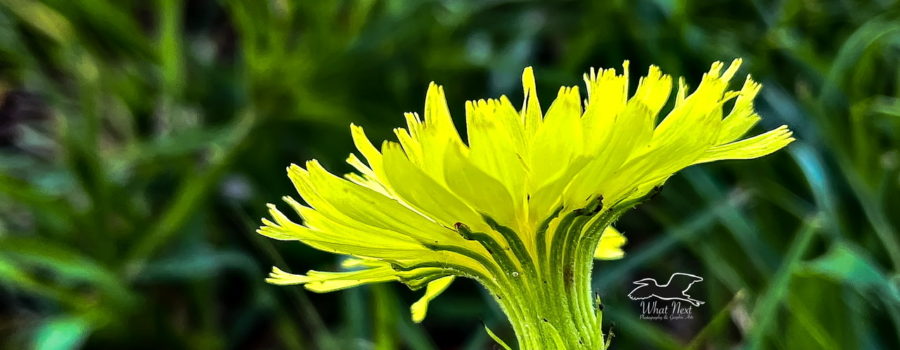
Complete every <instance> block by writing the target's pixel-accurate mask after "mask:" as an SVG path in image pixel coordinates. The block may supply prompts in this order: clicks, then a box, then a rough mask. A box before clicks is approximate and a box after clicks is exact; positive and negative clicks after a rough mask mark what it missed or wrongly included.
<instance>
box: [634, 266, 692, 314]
mask: <svg viewBox="0 0 900 350" xmlns="http://www.w3.org/2000/svg"><path fill="white" fill-rule="evenodd" d="M700 281H703V277H700V276H696V275H692V274H689V273H683V272H676V273H673V274H672V276H670V277H669V281H668V282H666V284H662V285H661V284H659V282H656V280H655V279H653V278H644V279H641V280H637V281H634V284H636V285H638V286H637V288H635V289H633V290H632V291H631V292H630V293H628V298H631V300H644V299H648V298H652V297H656V298H657V299H660V300H681V301H684V302H687V303H690V304H691V305H694V306H700V305H702V304H703V302H702V301H700V300H697V299H694V298H691V296H690V295H688V290H690V289H691V286H693V285H694V283H697V282H700Z"/></svg>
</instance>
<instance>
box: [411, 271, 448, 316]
mask: <svg viewBox="0 0 900 350" xmlns="http://www.w3.org/2000/svg"><path fill="white" fill-rule="evenodd" d="M453 279H454V277H453V276H447V277H442V278H439V279H436V280H434V281H431V282H429V283H428V287H426V288H425V295H423V296H422V298H420V299H419V300H418V301H416V302H415V303H413V304H412V306H410V307H409V310H410V312H411V313H412V320H413V322H415V323H420V322H422V320H424V319H425V314H426V313H428V303H429V302H431V301H432V300H434V298H437V296H438V295H440V294H441V293H443V292H444V290H446V289H447V287H450V284H451V283H453Z"/></svg>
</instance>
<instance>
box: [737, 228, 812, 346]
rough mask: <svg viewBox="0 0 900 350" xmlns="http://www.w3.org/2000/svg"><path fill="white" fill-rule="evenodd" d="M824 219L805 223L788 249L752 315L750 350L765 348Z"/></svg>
mask: <svg viewBox="0 0 900 350" xmlns="http://www.w3.org/2000/svg"><path fill="white" fill-rule="evenodd" d="M821 215H822V214H819V215H817V216H814V217H811V218H808V219H807V220H805V222H804V223H803V226H802V227H801V228H800V231H799V232H798V233H797V234H796V235H794V236H795V237H796V238H794V241H793V242H792V243H791V245H790V247H789V248H788V251H787V254H786V255H785V258H784V260H783V262H782V264H781V266H780V267H779V268H778V270H777V271H776V272H775V275H774V277H773V278H772V280H771V283H770V284H769V287H768V288H767V289H766V291H765V292H764V293H763V294H762V295H761V296H760V298H759V299H758V301H757V303H756V307H755V308H754V309H753V312H752V313H751V317H752V318H751V319H752V320H753V325H752V327H751V330H750V339H748V342H747V344H748V345H747V349H749V350H756V349H760V348H761V347H762V346H763V342H764V340H765V339H766V335H767V334H768V329H769V327H770V326H771V324H772V322H774V320H775V316H776V315H777V314H778V305H779V304H780V303H781V301H782V299H783V298H784V296H785V294H786V292H787V288H788V285H789V284H790V282H791V275H792V274H793V272H794V270H795V269H796V268H797V267H798V266H799V265H800V263H801V259H802V258H803V254H804V253H805V252H806V250H807V248H808V247H809V245H810V243H811V242H812V239H813V237H815V235H816V233H817V232H819V230H820V228H821V220H822V219H821Z"/></svg>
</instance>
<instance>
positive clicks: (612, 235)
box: [594, 226, 628, 260]
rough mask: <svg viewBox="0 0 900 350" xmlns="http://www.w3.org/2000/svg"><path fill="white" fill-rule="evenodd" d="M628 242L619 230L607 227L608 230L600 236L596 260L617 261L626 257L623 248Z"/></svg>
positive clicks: (595, 254) (595, 253) (595, 252)
mask: <svg viewBox="0 0 900 350" xmlns="http://www.w3.org/2000/svg"><path fill="white" fill-rule="evenodd" d="M626 242H628V239H626V238H625V236H624V235H622V233H620V232H619V230H616V229H615V228H614V227H612V226H607V227H606V230H604V231H603V234H602V235H601V236H600V243H599V244H597V249H596V250H595V251H594V259H600V260H617V259H621V258H622V257H623V256H625V252H624V251H623V250H622V246H624V245H625V243H626Z"/></svg>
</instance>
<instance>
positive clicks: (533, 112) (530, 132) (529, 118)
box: [520, 67, 543, 139]
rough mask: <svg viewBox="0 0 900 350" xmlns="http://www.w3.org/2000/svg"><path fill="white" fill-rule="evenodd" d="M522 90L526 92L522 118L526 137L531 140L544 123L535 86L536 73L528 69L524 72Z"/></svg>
mask: <svg viewBox="0 0 900 350" xmlns="http://www.w3.org/2000/svg"><path fill="white" fill-rule="evenodd" d="M522 88H523V90H524V92H525V95H524V96H525V97H524V101H523V102H522V112H521V113H520V114H521V118H522V123H523V124H524V125H525V137H526V139H531V138H532V137H534V134H535V133H537V130H538V128H540V126H541V123H542V119H543V117H542V115H541V103H540V102H539V101H538V97H537V88H536V87H535V84H534V71H533V70H532V69H531V67H526V68H525V71H523V72H522Z"/></svg>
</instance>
